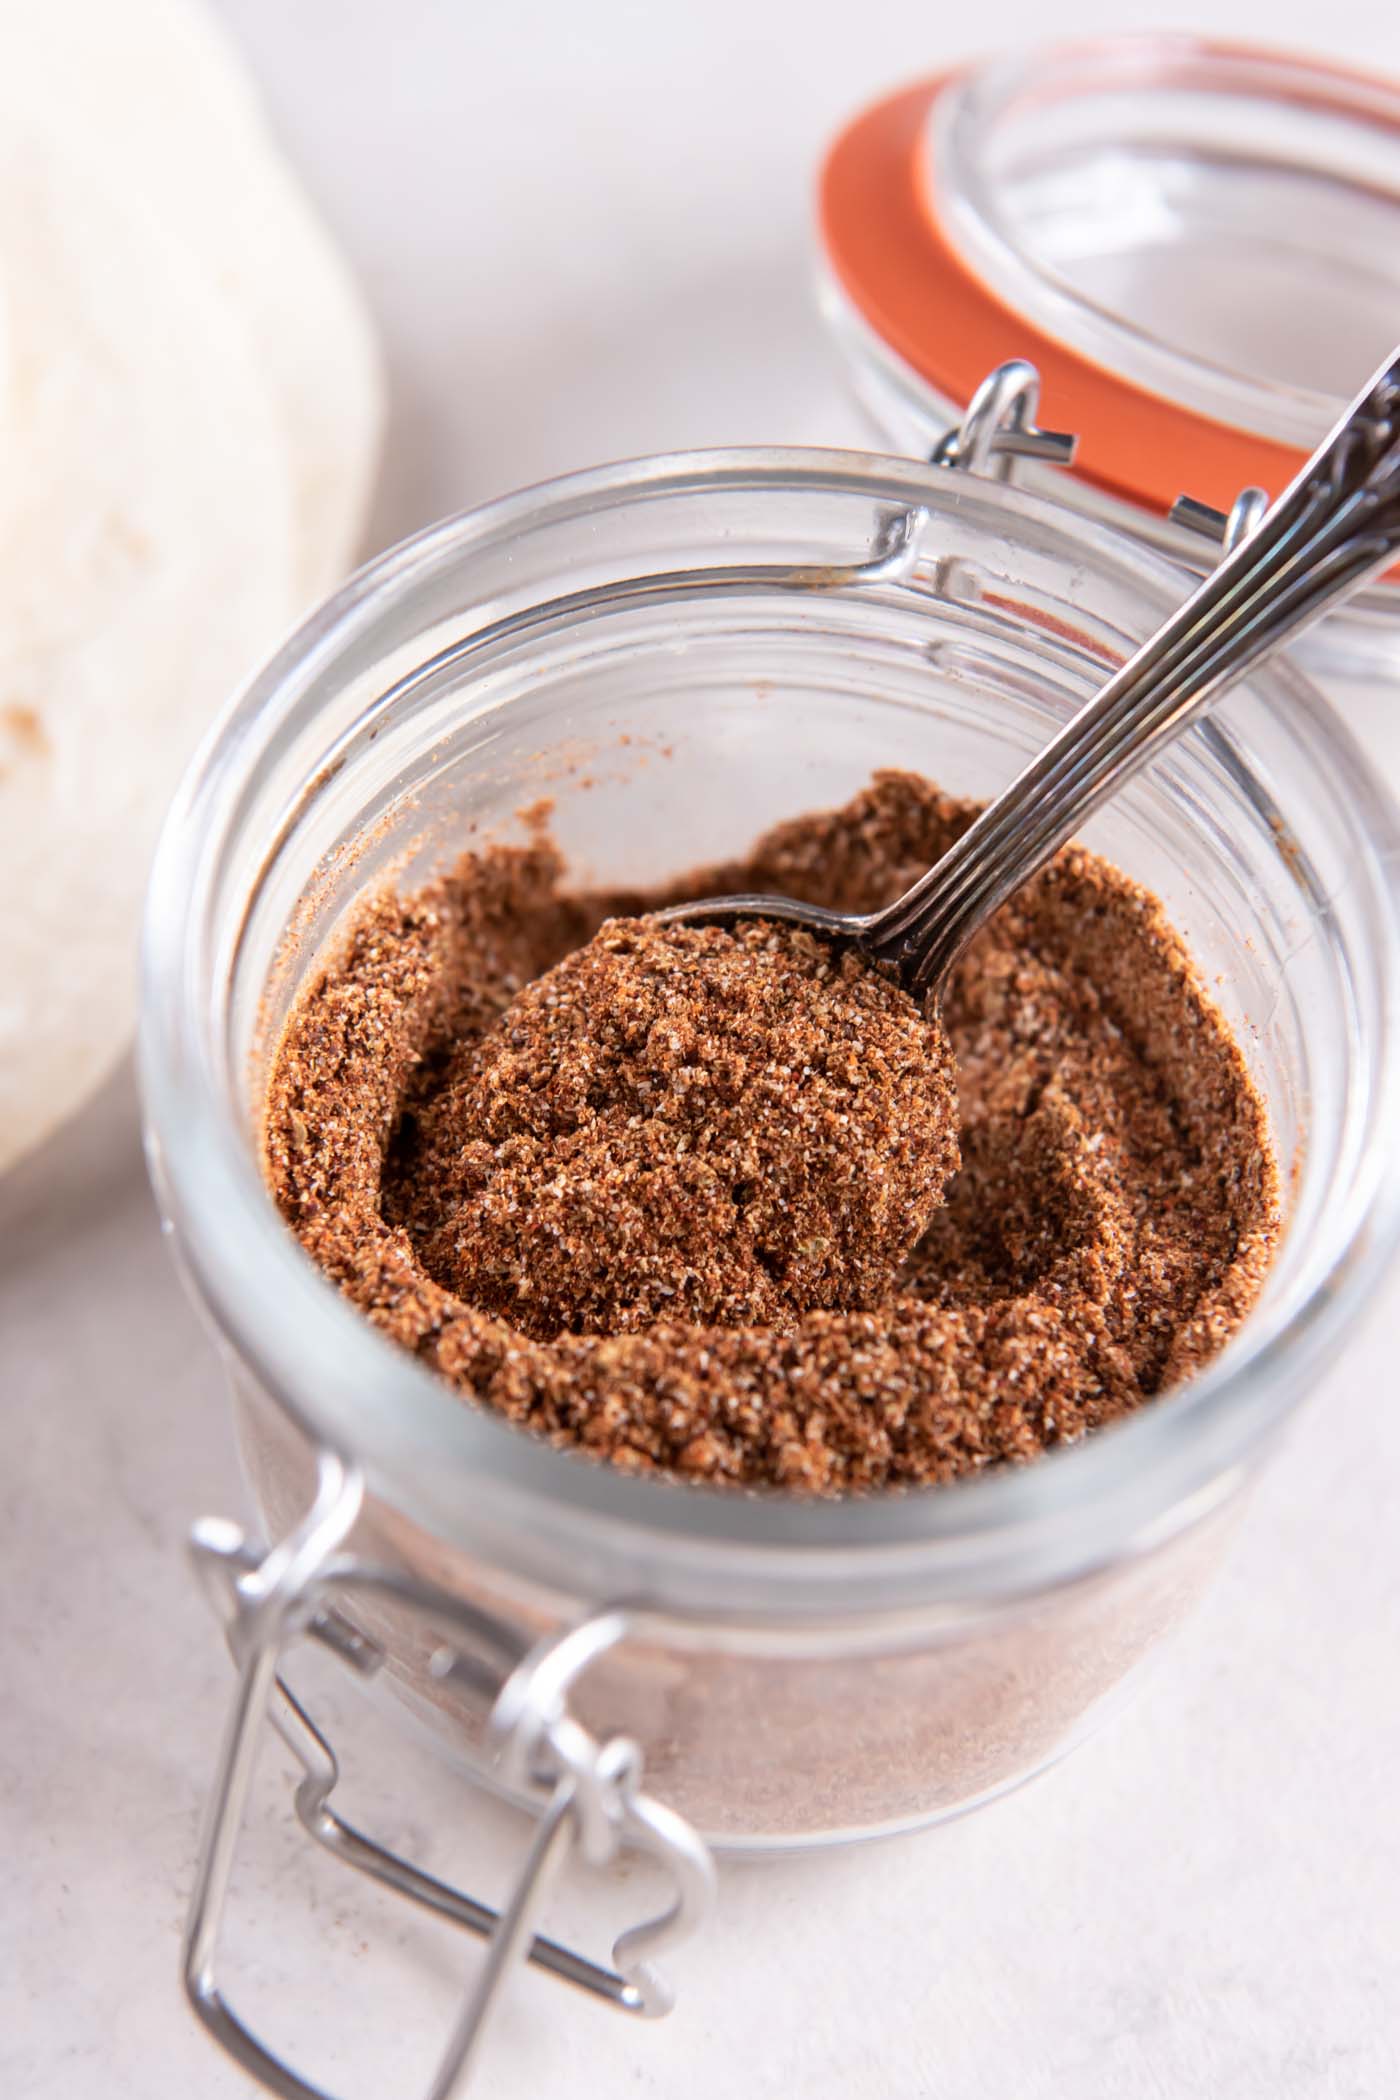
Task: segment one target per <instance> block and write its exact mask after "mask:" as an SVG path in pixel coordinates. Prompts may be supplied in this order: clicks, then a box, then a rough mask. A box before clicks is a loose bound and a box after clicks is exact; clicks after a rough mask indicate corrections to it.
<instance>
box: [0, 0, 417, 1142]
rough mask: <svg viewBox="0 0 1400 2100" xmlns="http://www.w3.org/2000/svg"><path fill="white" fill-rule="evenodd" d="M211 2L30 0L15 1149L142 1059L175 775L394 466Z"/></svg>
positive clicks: (12, 86) (12, 960)
mask: <svg viewBox="0 0 1400 2100" xmlns="http://www.w3.org/2000/svg"><path fill="white" fill-rule="evenodd" d="M199 19H200V18H199V17H198V16H197V15H195V14H194V12H193V10H191V9H189V8H187V7H183V6H181V7H174V6H166V5H156V4H154V0H139V4H134V0H126V4H124V5H123V6H122V7H118V8H111V7H108V8H103V7H101V6H98V5H83V6H80V5H78V4H77V0H40V4H34V5H31V4H28V0H26V4H23V5H18V6H17V5H14V4H5V0H0V900H2V901H0V1168H3V1167H4V1166H5V1165H7V1164H8V1163H9V1162H10V1161H12V1160H14V1159H15V1158H17V1157H18V1156H19V1155H20V1154H21V1153H22V1152H25V1151H27V1150H29V1149H30V1148H31V1147H32V1146H34V1145H36V1144H38V1143H39V1142H40V1141H41V1140H42V1139H43V1138H44V1137H45V1136H47V1135H48V1134H49V1132H50V1131H51V1130H52V1129H53V1128H54V1127H55V1126H56V1125H57V1124H58V1123H59V1122H60V1121H62V1120H63V1118H64V1117H65V1116H66V1115H68V1114H69V1113H70V1112H71V1111H72V1110H73V1109H74V1108H75V1107H77V1106H78V1105H79V1104H80V1102H81V1101H82V1100H83V1099H84V1098H85V1097H86V1096H87V1094H88V1093H89V1092H90V1091H91V1090H92V1089H93V1087H95V1086H96V1085H97V1084H98V1083H99V1082H100V1080H101V1079H102V1078H103V1077H104V1076H105V1074H106V1072H107V1071H108V1070H109V1069H110V1067H111V1066H112V1065H113V1064H114V1063H115V1061H116V1060H117V1058H118V1057H119V1056H120V1054H121V1052H122V1051H123V1049H124V1048H125V1046H126V1043H127V1041H128V1040H129V1037H130V1033H131V1028H132V1023H133V1020H134V1007H135V943H136V934H137V928H138V924H139V918H140V906H141V895H142V890H143V887H144V882H145V875H146V868H147V864H148V861H149V857H150V852H151V848H152V846H153V844H154V841H155V836H156V833H157V831H158V829H159V824H160V819H161V816H162V814H163V811H164V807H165V804H166V801H167V799H168V797H169V794H170V791H171V789H172V787H173V785H174V782H175V780H176V778H177V777H178V774H179V771H180V768H181V767H182V765H183V763H184V761H185V760H186V758H187V757H188V756H189V753H190V751H191V749H192V747H193V745H194V743H195V742H196V741H197V739H198V736H199V735H200V733H201V732H202V730H203V729H204V728H205V727H206V726H207V724H208V722H209V720H210V719H211V718H212V716H213V714H214V713H215V712H216V711H217V709H218V708H219V707H220V705H221V704H222V703H223V702H224V700H225V699H226V698H227V697H228V696H229V694H230V693H231V692H232V691H233V690H234V689H235V688H236V686H237V685H238V684H239V683H240V682H241V680H242V679H243V678H244V677H245V676H246V675H247V673H248V672H249V671H250V670H251V669H252V668H253V667H254V666H255V664H256V663H257V661H258V660H259V659H260V658H261V657H262V656H264V655H265V654H266V653H267V652H268V651H269V650H270V649H271V648H273V647H274V646H275V645H276V643H277V641H278V639H279V638H280V636H281V635H282V633H283V632H284V631H285V630H286V628H287V626H288V625H289V624H290V622H291V621H292V619H293V618H294V617H295V616H296V615H297V614H298V613H299V612H301V611H303V610H304V609H305V607H306V604H307V602H308V600H309V599H311V598H314V597H315V596H318V595H320V594H321V593H322V592H323V591H324V590H325V589H326V588H327V587H328V586H329V585H330V584H332V583H333V582H334V581H335V580H336V578H337V577H338V576H339V575H340V574H341V573H343V571H344V569H345V567H346V566H347V564H348V562H349V560H350V558H351V556H352V553H353V551H354V548H355V544H356V541H357V539H358V536H359V533H360V530H361V528H362V523H363V508H364V503H365V501H366V497H367V493H368V489H369V484H370V478H371V474H372V469H373V461H374V456H375V450H376V445H377V438H378V427H379V415H380V407H379V387H378V377H377V369H376V366H375V361H374V356H373V350H372V345H371V343H370V337H369V333H368V328H367V324H366V323H365V321H364V319H363V315H362V313H361V310H360V308H359V306H358V302H357V301H356V300H355V298H354V295H353V291H352V289H351V287H350V286H349V285H348V284H347V283H346V281H345V280H344V277H343V274H342V272H341V271H340V266H339V264H338V262H337V261H336V259H335V257H334V256H333V254H332V253H331V251H330V250H329V248H328V246H327V244H326V243H325V240H324V237H323V236H321V235H320V234H319V233H318V232H317V230H316V228H315V225H314V222H313V221H311V219H310V218H309V216H308V215H307V213H306V211H305V207H304V206H303V205H302V204H301V200H300V199H299V198H298V197H297V195H296V192H295V190H294V189H293V188H292V187H291V186H290V183H289V180H288V177H287V175H286V173H285V170H284V169H283V167H282V165H281V164H280V162H278V161H277V160H276V158H275V157H274V156H273V155H272V154H271V151H270V149H269V148H268V147H267V146H266V143H265V141H264V140H263V138H262V136H261V132H260V128H259V120H258V118H257V115H256V111H255V109H254V107H253V105H252V103H251V101H250V100H249V99H248V97H247V94H246V90H244V89H243V87H242V85H241V82H240V80H239V77H238V75H237V74H236V73H234V74H233V75H232V79H231V83H230V84H229V85H227V86H223V87H220V86H219V85H218V83H219V82H220V81H221V80H222V78H223V75H222V74H221V73H220V66H221V65H222V64H223V61H222V60H221V59H220V58H219V57H218V55H217V54H218V48H219V47H218V43H217V40H214V39H210V38H209V37H207V36H205V35H203V33H202V32H201V31H199V30H196V29H192V28H190V25H191V24H193V23H198V21H199ZM162 23H164V24H165V26H166V28H167V29H170V30H171V41H170V43H169V44H168V46H167V45H163V44H161V42H160V33H162V32H161V27H160V25H161V24H162ZM180 23H183V24H184V25H185V26H186V30H187V31H188V34H187V35H186V36H185V38H184V39H183V41H182V40H181V38H179V37H176V36H175V35H174V31H173V28H172V25H178V24H180ZM40 24H42V25H43V26H42V29H41V28H40V27H39V26H38V25H40ZM83 24H86V25H87V27H88V28H89V29H90V30H91V32H92V41H91V44H90V45H89V46H87V47H86V49H85V55H84V56H83V57H82V58H81V62H80V61H79V60H78V59H77V58H76V57H75V58H74V59H73V68H74V70H73V72H71V73H70V74H69V76H68V78H67V81H66V89H67V100H66V103H62V104H59V105H57V107H58V108H59V109H61V110H62V115H61V116H59V115H56V114H55V109H56V105H55V102H54V99H53V95H52V94H51V92H50V91H49V89H48V88H46V87H44V85H43V76H44V67H45V66H46V65H48V64H50V62H51V61H52V62H54V63H56V62H57V58H58V57H61V55H62V52H63V49H64V46H63V43H62V40H61V37H60V34H59V31H60V28H64V29H65V31H66V33H67V34H69V35H77V33H78V29H79V27H80V26H81V25H83ZM124 40H126V41H127V42H128V44H129V46H130V48H129V49H127V51H126V53H125V56H124V57H122V55H121V54H120V53H119V50H118V47H119V46H120V45H122V44H123V42H124ZM189 53H193V54H194V56H193V57H190V56H189V55H188V54H189ZM196 59H197V61H198V62H197V63H196V62H195V61H196ZM104 97H110V104H109V105H108V107H107V115H106V116H105V117H104V116H103V115H102V111H101V108H100V105H102V104H103V101H104ZM172 99H174V100H179V101H180V103H181V108H182V112H183V115H182V119H181V122H182V123H187V124H188V127H189V128H188V129H186V130H185V131H183V132H182V131H181V130H180V128H179V126H176V125H174V124H171V125H169V127H168V128H167V117H168V114H169V104H170V102H171V101H172ZM77 118H84V119H85V121H75V119H77ZM147 132H149V136H147ZM158 139H159V140H163V143H157V141H158ZM176 191H178V193H179V201H178V205H177V203H176V201H175V192H176ZM289 200H290V202H289ZM201 211H203V212H207V213H208V214H210V215H211V217H213V218H215V219H217V220H218V230H217V231H215V232H212V233H211V235H210V238H209V241H208V243H207V248H206V251H205V252H204V253H202V254H201V252H200V247H199V242H198V238H197V230H198V223H199V215H200V213H201ZM288 227H291V228H292V229H293V230H292V231H290V232H287V231H286V229H287V228H288ZM321 265H324V267H321ZM303 267H304V271H305V274H304V277H303V276H302V275H301V271H302V269H303ZM294 280H295V281H294ZM298 286H300V290H298ZM283 301H285V302H286V305H287V310H286V311H285V312H284V313H283V314H282V323H283V327H282V330H281V332H280V334H279V331H278V329H277V328H276V327H275V326H274V322H275V319H276V316H277V312H278V309H279V307H280V306H281V305H282V302H283ZM274 337H277V338H278V341H277V343H276V345H275V347H274V344H273V338H274ZM318 359H319V361H318Z"/></svg>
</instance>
